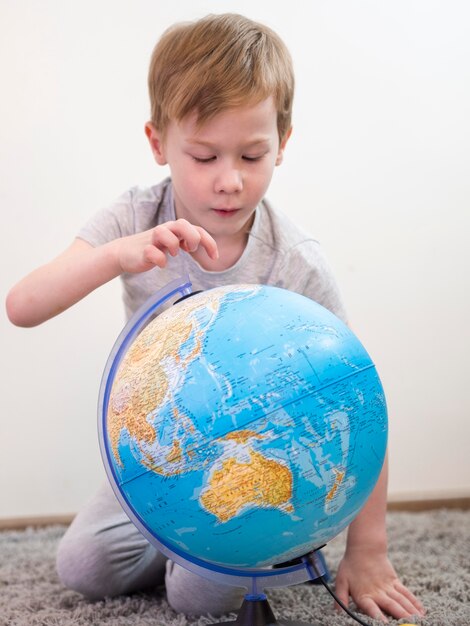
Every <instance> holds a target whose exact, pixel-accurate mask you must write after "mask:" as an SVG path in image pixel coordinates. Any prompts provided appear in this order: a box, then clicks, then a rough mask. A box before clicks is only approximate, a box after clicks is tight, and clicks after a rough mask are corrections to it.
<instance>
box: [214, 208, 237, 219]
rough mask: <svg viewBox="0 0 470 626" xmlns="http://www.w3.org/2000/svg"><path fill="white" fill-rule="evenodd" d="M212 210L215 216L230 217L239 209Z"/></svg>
mask: <svg viewBox="0 0 470 626" xmlns="http://www.w3.org/2000/svg"><path fill="white" fill-rule="evenodd" d="M212 210H213V211H214V213H216V214H217V215H220V216H221V217H231V216H232V215H235V214H236V213H238V211H239V210H240V209H228V208H219V209H217V208H213V209H212Z"/></svg>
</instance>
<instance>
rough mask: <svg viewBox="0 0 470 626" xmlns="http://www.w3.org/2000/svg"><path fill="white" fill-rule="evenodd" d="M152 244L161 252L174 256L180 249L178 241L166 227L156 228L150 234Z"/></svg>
mask: <svg viewBox="0 0 470 626" xmlns="http://www.w3.org/2000/svg"><path fill="white" fill-rule="evenodd" d="M152 243H153V244H154V245H155V246H157V247H158V248H160V250H162V251H163V252H169V253H170V254H171V256H176V255H177V254H178V251H179V249H180V239H179V237H178V236H177V235H176V234H175V233H173V232H172V231H171V230H170V229H169V228H167V227H166V226H163V225H162V226H157V227H156V228H154V230H153V233H152Z"/></svg>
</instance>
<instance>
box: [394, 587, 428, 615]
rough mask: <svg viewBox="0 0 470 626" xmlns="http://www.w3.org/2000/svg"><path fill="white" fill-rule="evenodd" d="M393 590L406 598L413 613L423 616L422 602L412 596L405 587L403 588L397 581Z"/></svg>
mask: <svg viewBox="0 0 470 626" xmlns="http://www.w3.org/2000/svg"><path fill="white" fill-rule="evenodd" d="M395 590H396V591H397V592H398V593H401V594H402V595H403V596H405V598H407V599H408V600H409V601H410V602H411V604H412V605H413V607H414V612H415V613H418V614H421V615H424V614H425V612H426V611H425V609H424V606H423V604H422V602H420V600H419V599H418V598H417V597H416V596H415V595H414V593H412V592H411V591H410V590H409V589H408V588H407V587H405V585H403V584H402V583H401V582H399V581H397V582H396V584H395Z"/></svg>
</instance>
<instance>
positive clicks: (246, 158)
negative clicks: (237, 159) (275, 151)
mask: <svg viewBox="0 0 470 626" xmlns="http://www.w3.org/2000/svg"><path fill="white" fill-rule="evenodd" d="M263 156H264V155H263V154H260V155H259V156H248V155H244V156H243V157H242V159H243V160H244V161H248V162H250V163H254V162H255V161H260V160H261V159H262V158H263Z"/></svg>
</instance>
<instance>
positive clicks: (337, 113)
mask: <svg viewBox="0 0 470 626" xmlns="http://www.w3.org/2000/svg"><path fill="white" fill-rule="evenodd" d="M164 4H168V5H169V6H167V7H165V6H164ZM282 5H283V6H281V7H280V6H278V3H273V2H271V1H270V0H263V1H259V2H255V3H254V2H246V1H243V0H237V1H236V2H235V1H233V2H231V1H229V0H226V1H224V0H212V1H207V2H193V1H189V0H185V1H181V2H174V3H162V2H156V1H154V0H152V1H151V0H148V1H144V0H140V1H136V2H117V1H116V0H109V1H107V0H97V1H96V2H91V0H90V1H82V2H61V1H60V0H45V1H42V2H40V3H39V2H35V1H33V0H30V1H26V0H23V1H22V2H13V1H10V2H9V1H8V0H3V1H2V2H1V4H0V10H1V15H0V24H1V26H0V28H1V32H0V75H1V76H2V82H1V91H2V97H1V98H0V125H1V126H0V127H1V138H0V139H1V141H0V159H1V169H0V171H1V177H0V201H1V212H2V229H1V232H0V237H1V241H0V254H1V260H2V262H1V264H0V273H1V279H0V286H1V295H2V298H4V296H5V295H6V292H7V290H8V288H9V286H10V285H12V284H13V283H14V282H15V281H16V280H18V279H19V278H20V277H21V276H22V275H24V274H25V273H26V272H28V271H29V270H31V269H32V268H34V267H35V266H37V265H38V264H40V263H43V262H45V261H46V260H48V259H49V258H50V257H51V256H52V255H54V254H56V253H58V252H59V251H61V250H62V249H63V248H64V247H65V246H66V245H68V243H69V242H70V241H71V240H72V238H73V237H74V235H75V233H76V231H77V229H78V228H79V227H80V226H81V224H82V223H83V222H84V221H85V220H86V219H87V218H88V217H89V216H90V215H91V214H92V213H93V212H94V211H95V210H96V209H98V208H100V207H101V206H103V205H105V204H106V203H107V202H108V201H111V200H113V199H114V198H115V197H116V196H117V195H118V194H120V193H121V191H124V190H125V189H127V188H128V187H129V186H131V185H134V184H142V185H145V184H149V183H152V182H155V181H157V180H160V179H161V178H162V177H163V176H164V175H165V174H166V172H164V171H158V170H157V169H156V166H155V164H154V163H153V161H152V159H151V156H150V152H149V150H148V148H147V145H146V140H145V137H144V134H143V124H144V122H145V121H146V119H147V117H148V110H149V107H148V103H147V93H146V72H147V63H148V58H149V55H150V53H151V50H152V47H153V45H154V42H155V40H156V39H157V37H158V36H159V34H160V33H161V32H162V30H163V29H164V28H166V27H167V26H168V25H170V24H171V23H172V22H174V21H176V20H181V19H192V18H195V17H200V16H202V15H205V14H206V13H208V12H223V11H237V12H241V13H245V14H246V15H248V16H250V17H253V18H255V19H260V20H262V21H264V22H266V23H268V24H269V25H270V26H272V27H273V28H274V29H276V30H277V31H278V32H279V33H280V34H281V36H282V37H283V38H284V39H285V41H286V42H287V44H288V45H289V47H290V49H291V51H292V54H293V57H294V62H295V67H296V73H297V84H298V88H297V98H296V103H295V111H294V124H295V128H294V135H293V137H292V139H291V143H290V145H289V146H288V150H287V153H286V159H285V162H284V164H283V165H282V167H281V168H280V169H279V170H277V171H276V174H275V179H274V182H273V184H272V188H271V191H270V194H269V197H270V199H271V200H272V201H274V203H275V204H277V205H278V206H279V207H280V208H282V209H283V210H284V211H286V212H288V213H290V214H291V215H292V217H293V218H294V219H296V220H297V221H298V222H299V223H301V224H303V225H304V226H305V227H307V228H308V229H309V230H310V231H311V232H312V233H314V234H315V235H316V236H317V238H319V239H320V240H321V241H322V243H323V246H324V248H325V250H326V252H327V254H328V256H329V258H330V261H331V264H332V265H333V267H334V269H335V271H336V274H337V276H338V279H339V282H340V284H341V287H342V290H343V293H344V297H345V300H346V303H347V306H348V309H349V312H350V317H351V321H352V324H353V326H354V328H355V329H356V331H357V332H358V334H359V336H360V337H361V339H362V341H363V342H364V343H365V345H366V346H367V348H368V350H369V352H370V353H371V354H372V356H373V358H374V359H375V361H376V363H377V365H378V368H379V371H380V373H381V376H382V379H383V382H384V385H385V389H386V392H387V395H388V402H389V408H390V429H391V436H390V441H391V480H390V493H391V495H392V496H395V497H401V496H408V497H415V496H416V495H418V496H422V497H423V496H426V495H427V496H430V495H436V494H441V495H450V496H451V495H455V494H462V493H463V494H467V495H468V494H470V454H468V450H469V441H470V419H469V418H470V401H469V393H468V388H467V387H466V385H467V384H468V372H469V354H470V341H469V339H470V337H469V325H468V319H469V317H470V299H469V286H470V285H469V283H470V281H469V270H470V246H469V245H468V241H467V240H468V234H469V233H470V183H469V181H470V176H469V165H470V159H469V152H468V146H469V143H470V122H469V111H470V86H469V85H470V76H469V73H470V64H469V59H470V39H469V37H468V23H469V20H470V9H469V6H470V5H468V3H466V2H465V1H464V0H462V2H453V1H452V0H451V1H446V2H432V1H428V0H419V1H410V0H398V1H395V2H377V1H375V0H371V1H369V2H366V1H350V0H344V1H338V2H325V1H312V2H309V3H304V2H298V3H293V2H289V3H282ZM121 309H122V307H121V304H120V296H119V284H118V282H116V283H112V284H110V285H107V286H106V287H104V288H103V289H101V290H99V291H98V292H96V293H94V294H92V295H91V296H90V297H89V298H88V299H86V300H85V301H83V302H81V303H80V304H78V305H77V306H76V307H75V308H73V309H72V310H70V311H68V312H66V313H64V314H63V315H62V316H60V317H58V318H56V319H54V320H51V321H50V322H48V323H47V324H45V325H44V326H41V327H38V328H33V329H27V330H25V329H18V328H15V327H13V326H11V325H10V324H9V323H8V321H7V318H6V316H5V314H4V313H3V312H2V313H1V315H2V318H1V356H2V358H1V372H2V375H1V398H2V419H1V420H0V493H1V498H0V517H13V516H22V515H46V514H55V513H64V512H74V511H76V510H77V509H78V508H79V507H80V505H81V504H82V502H83V501H84V499H85V498H87V497H88V495H89V494H90V493H91V492H92V491H93V489H94V487H95V485H96V484H97V483H98V482H99V481H100V480H101V479H102V477H103V470H102V467H101V461H100V458H99V452H98V444H97V436H96V417H95V416H96V401H97V394H98V388H99V383H100V376H101V372H102V369H103V367H104V364H105V361H106V358H107V355H108V353H109V350H110V349H111V346H112V344H113V342H114V340H115V338H116V336H117V334H118V332H119V330H120V328H121V325H122V322H123V314H122V310H121Z"/></svg>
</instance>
